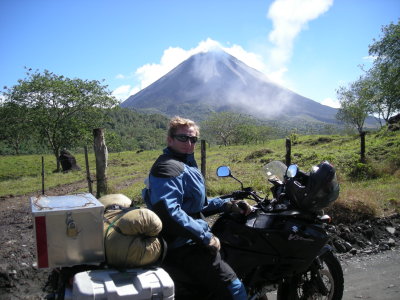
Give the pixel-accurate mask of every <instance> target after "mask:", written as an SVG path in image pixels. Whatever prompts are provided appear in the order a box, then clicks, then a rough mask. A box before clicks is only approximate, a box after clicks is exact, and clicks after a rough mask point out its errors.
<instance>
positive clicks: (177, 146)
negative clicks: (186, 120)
mask: <svg viewBox="0 0 400 300" xmlns="http://www.w3.org/2000/svg"><path fill="white" fill-rule="evenodd" d="M175 135H183V136H190V137H195V136H197V135H196V130H195V129H194V127H188V126H181V127H178V130H177V131H176V132H175ZM194 146H195V143H193V142H191V141H190V139H188V140H187V141H186V142H181V141H178V139H177V138H174V137H170V136H169V137H168V147H170V148H171V149H172V150H174V151H175V152H178V153H183V154H191V153H193V152H194Z"/></svg>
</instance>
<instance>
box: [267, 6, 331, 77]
mask: <svg viewBox="0 0 400 300" xmlns="http://www.w3.org/2000/svg"><path fill="white" fill-rule="evenodd" d="M332 3H333V0H276V1H275V2H274V3H272V4H271V6H270V8H269V10H268V14H267V17H268V18H269V19H271V20H272V24H273V30H272V32H271V33H270V34H269V41H270V42H271V43H272V45H273V47H272V49H270V50H269V53H268V64H267V65H268V66H269V68H270V71H269V72H268V73H272V74H275V76H276V78H275V80H278V81H282V76H283V75H284V73H285V72H286V71H287V66H286V65H287V64H288V62H289V61H290V59H291V57H292V52H293V44H294V40H295V38H296V37H297V36H298V35H299V33H300V32H301V31H302V30H303V29H305V28H307V25H308V22H309V21H311V20H314V19H316V18H318V17H319V16H320V15H322V14H323V13H325V12H326V11H327V10H328V9H329V8H330V6H331V5H332ZM279 76H280V77H279Z"/></svg>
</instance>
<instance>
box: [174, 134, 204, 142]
mask: <svg viewBox="0 0 400 300" xmlns="http://www.w3.org/2000/svg"><path fill="white" fill-rule="evenodd" d="M172 137H173V138H175V139H177V140H178V141H180V142H182V143H185V142H187V141H188V140H190V142H191V143H192V144H196V143H197V140H198V137H197V136H188V135H184V134H174V135H173V136H172Z"/></svg>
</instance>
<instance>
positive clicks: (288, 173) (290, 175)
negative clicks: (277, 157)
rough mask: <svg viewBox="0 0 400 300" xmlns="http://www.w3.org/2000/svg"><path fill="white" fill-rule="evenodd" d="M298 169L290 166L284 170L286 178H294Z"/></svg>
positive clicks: (295, 166)
mask: <svg viewBox="0 0 400 300" xmlns="http://www.w3.org/2000/svg"><path fill="white" fill-rule="evenodd" d="M298 169H299V168H298V167H297V165H290V166H289V167H288V168H287V170H286V177H288V178H293V177H295V176H296V174H297V171H298Z"/></svg>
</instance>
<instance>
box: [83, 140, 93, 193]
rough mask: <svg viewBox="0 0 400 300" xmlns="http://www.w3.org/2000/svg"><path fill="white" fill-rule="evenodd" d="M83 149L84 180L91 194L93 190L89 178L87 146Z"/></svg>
mask: <svg viewBox="0 0 400 300" xmlns="http://www.w3.org/2000/svg"><path fill="white" fill-rule="evenodd" d="M84 149H85V165H86V180H87V182H88V187H89V193H91V194H92V192H93V189H92V179H91V178H90V169H89V157H88V151H87V146H85V148H84Z"/></svg>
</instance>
